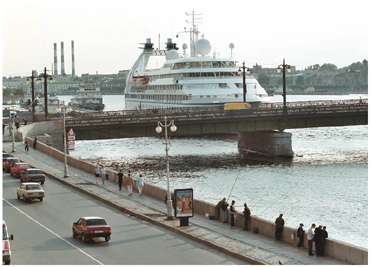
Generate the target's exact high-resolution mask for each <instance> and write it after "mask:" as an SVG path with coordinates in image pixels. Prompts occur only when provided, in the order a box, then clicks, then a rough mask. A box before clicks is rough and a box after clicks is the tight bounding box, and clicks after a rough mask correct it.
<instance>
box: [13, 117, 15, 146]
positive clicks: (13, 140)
mask: <svg viewBox="0 0 370 267" xmlns="http://www.w3.org/2000/svg"><path fill="white" fill-rule="evenodd" d="M14 119H15V114H12V152H15V137H14V128H15V127H14V124H15V122H14Z"/></svg>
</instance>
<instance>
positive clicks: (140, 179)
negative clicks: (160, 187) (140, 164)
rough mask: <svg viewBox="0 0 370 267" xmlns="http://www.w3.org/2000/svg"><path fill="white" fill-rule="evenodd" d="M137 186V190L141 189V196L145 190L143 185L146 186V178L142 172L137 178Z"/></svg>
mask: <svg viewBox="0 0 370 267" xmlns="http://www.w3.org/2000/svg"><path fill="white" fill-rule="evenodd" d="M136 187H137V190H138V191H139V195H140V196H141V193H142V192H143V187H144V179H143V176H142V175H141V174H139V177H138V178H137V180H136Z"/></svg>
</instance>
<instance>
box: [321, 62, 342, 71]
mask: <svg viewBox="0 0 370 267" xmlns="http://www.w3.org/2000/svg"><path fill="white" fill-rule="evenodd" d="M337 69H338V68H337V66H335V65H334V64H331V63H325V64H322V65H321V66H320V69H319V70H320V71H336V70H337Z"/></svg>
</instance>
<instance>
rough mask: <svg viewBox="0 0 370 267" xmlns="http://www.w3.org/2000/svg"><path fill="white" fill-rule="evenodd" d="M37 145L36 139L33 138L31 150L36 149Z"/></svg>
mask: <svg viewBox="0 0 370 267" xmlns="http://www.w3.org/2000/svg"><path fill="white" fill-rule="evenodd" d="M36 145H37V137H36V136H35V139H33V149H36Z"/></svg>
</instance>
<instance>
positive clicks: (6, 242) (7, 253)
mask: <svg viewBox="0 0 370 267" xmlns="http://www.w3.org/2000/svg"><path fill="white" fill-rule="evenodd" d="M10 240H13V235H10V236H9V233H8V227H7V226H6V222H5V221H4V220H3V264H6V265H9V264H10V257H11V255H12V250H11V248H10Z"/></svg>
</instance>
